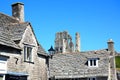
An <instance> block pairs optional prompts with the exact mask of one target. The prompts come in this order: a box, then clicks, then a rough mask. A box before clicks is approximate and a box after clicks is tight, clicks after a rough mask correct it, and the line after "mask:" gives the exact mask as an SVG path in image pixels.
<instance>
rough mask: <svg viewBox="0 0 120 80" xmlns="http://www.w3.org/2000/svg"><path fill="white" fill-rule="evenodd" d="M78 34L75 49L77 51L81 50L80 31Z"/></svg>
mask: <svg viewBox="0 0 120 80" xmlns="http://www.w3.org/2000/svg"><path fill="white" fill-rule="evenodd" d="M75 35H76V36H75V40H76V41H75V43H76V44H75V51H76V52H80V34H79V33H76V34H75Z"/></svg>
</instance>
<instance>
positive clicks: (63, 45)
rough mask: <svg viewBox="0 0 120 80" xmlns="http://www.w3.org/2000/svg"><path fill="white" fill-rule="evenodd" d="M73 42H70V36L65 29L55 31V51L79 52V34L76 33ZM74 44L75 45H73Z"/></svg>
mask: <svg viewBox="0 0 120 80" xmlns="http://www.w3.org/2000/svg"><path fill="white" fill-rule="evenodd" d="M75 40H76V42H75V44H74V43H73V42H72V37H71V36H70V34H68V32H67V31H63V32H57V33H56V37H55V51H56V53H68V52H75V51H76V52H80V35H79V33H76V37H75ZM74 45H75V47H74Z"/></svg>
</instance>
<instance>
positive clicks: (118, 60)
mask: <svg viewBox="0 0 120 80" xmlns="http://www.w3.org/2000/svg"><path fill="white" fill-rule="evenodd" d="M115 62H116V68H117V70H119V71H120V56H116V57H115Z"/></svg>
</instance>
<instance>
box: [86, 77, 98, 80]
mask: <svg viewBox="0 0 120 80" xmlns="http://www.w3.org/2000/svg"><path fill="white" fill-rule="evenodd" d="M88 80H97V78H96V77H90V78H88Z"/></svg>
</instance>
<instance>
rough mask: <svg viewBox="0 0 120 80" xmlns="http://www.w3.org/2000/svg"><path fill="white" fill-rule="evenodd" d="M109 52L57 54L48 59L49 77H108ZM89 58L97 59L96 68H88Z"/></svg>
mask: <svg viewBox="0 0 120 80" xmlns="http://www.w3.org/2000/svg"><path fill="white" fill-rule="evenodd" d="M108 55H109V52H108V51H106V50H99V51H88V52H80V53H66V54H64V53H61V54H60V53H58V54H54V55H53V57H52V58H50V59H49V77H55V78H56V79H59V78H82V77H93V76H108V63H109V57H108ZM89 58H99V61H98V67H88V65H87V64H86V63H87V60H88V59H89Z"/></svg>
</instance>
